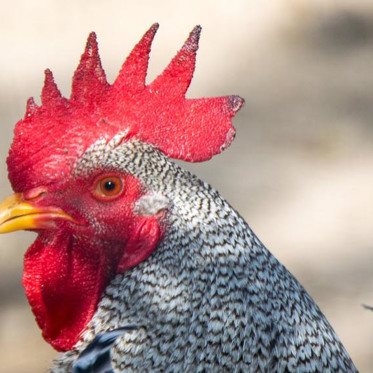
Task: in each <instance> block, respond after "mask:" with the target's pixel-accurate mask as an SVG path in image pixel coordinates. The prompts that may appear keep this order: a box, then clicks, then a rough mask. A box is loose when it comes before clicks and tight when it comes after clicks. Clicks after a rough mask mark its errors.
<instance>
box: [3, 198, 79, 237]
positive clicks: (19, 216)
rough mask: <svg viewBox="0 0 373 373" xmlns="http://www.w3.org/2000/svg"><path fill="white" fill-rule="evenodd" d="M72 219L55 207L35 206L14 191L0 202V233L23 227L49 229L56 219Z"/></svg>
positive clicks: (54, 225)
mask: <svg viewBox="0 0 373 373" xmlns="http://www.w3.org/2000/svg"><path fill="white" fill-rule="evenodd" d="M58 219H64V220H73V219H72V218H71V216H70V215H68V214H66V213H65V212H64V211H63V210H61V209H59V208H57V207H49V206H36V205H34V204H33V203H32V202H30V201H25V199H24V197H23V194H22V193H16V194H13V195H12V196H10V197H8V198H6V199H5V200H4V201H2V202H1V203H0V233H8V232H14V231H19V230H23V229H51V228H54V227H56V220H58Z"/></svg>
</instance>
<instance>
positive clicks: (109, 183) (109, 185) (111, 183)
mask: <svg viewBox="0 0 373 373" xmlns="http://www.w3.org/2000/svg"><path fill="white" fill-rule="evenodd" d="M104 188H105V189H106V190H107V191H108V192H111V191H112V190H114V189H115V182H114V181H106V182H105V184H104Z"/></svg>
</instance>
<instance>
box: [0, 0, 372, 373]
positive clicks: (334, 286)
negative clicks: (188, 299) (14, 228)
mask: <svg viewBox="0 0 373 373" xmlns="http://www.w3.org/2000/svg"><path fill="white" fill-rule="evenodd" d="M186 3H187V4H186ZM155 4H156V5H155ZM156 21H158V22H160V24H161V28H160V30H159V32H158V36H157V38H156V41H155V43H154V46H153V52H152V57H151V62H150V64H151V66H150V72H149V79H152V78H154V77H155V76H156V75H157V74H158V73H159V72H160V71H161V70H162V68H163V67H164V66H165V65H166V64H167V63H168V62H169V60H170V58H171V57H172V56H173V55H174V53H175V52H176V50H177V49H179V48H180V46H181V44H182V42H183V41H184V40H185V38H186V36H187V34H188V32H189V31H190V30H191V29H192V27H193V26H194V25H195V24H201V25H202V26H203V28H204V30H203V33H202V39H201V47H200V48H201V49H200V52H199V55H198V60H197V70H196V73H195V78H194V81H193V83H192V86H191V89H190V90H189V93H188V95H189V97H200V96H212V95H213V96H218V95H224V94H231V93H234V94H240V95H241V96H243V97H244V98H245V99H246V101H247V105H246V107H245V108H244V109H243V110H242V112H240V113H239V114H238V115H237V118H236V119H235V121H234V123H235V126H236V128H237V138H236V140H235V142H234V143H233V145H232V146H231V148H230V149H228V150H227V151H225V152H224V153H223V154H222V155H220V156H218V157H215V158H214V159H213V160H212V161H210V162H207V163H205V164H196V165H186V167H189V168H191V169H192V170H193V171H194V172H195V173H197V174H198V175H199V176H200V177H201V178H203V179H205V180H207V181H209V182H210V183H211V184H212V185H213V186H214V187H215V188H217V189H218V190H220V191H221V193H222V195H223V196H224V197H226V198H227V199H228V200H229V201H230V202H231V204H232V205H233V206H234V207H235V208H236V209H238V211H239V212H240V213H241V214H242V215H243V216H244V217H245V218H246V219H247V220H248V222H249V223H250V225H251V226H252V228H253V229H254V231H255V232H256V233H257V235H258V236H259V237H260V238H261V240H262V241H263V242H264V243H265V244H266V245H267V247H268V248H269V249H270V250H271V251H272V253H274V254H275V255H276V256H277V257H278V258H279V259H280V260H281V261H282V262H283V263H284V264H285V265H286V266H287V267H288V268H289V269H290V270H291V271H292V272H293V273H294V274H295V275H296V277H297V278H298V279H299V280H300V281H301V282H302V284H303V285H304V286H305V287H306V289H307V290H308V291H309V292H310V293H311V295H312V296H313V297H314V299H315V300H316V301H317V303H318V304H319V305H320V307H321V308H322V310H323V311H324V313H325V314H326V316H327V317H328V318H329V320H330V322H331V324H332V325H333V326H334V328H335V330H336V331H337V334H338V335H339V336H340V338H341V339H342V341H343V343H344V344H345V346H346V348H347V350H348V351H349V353H350V354H351V357H352V358H353V360H354V361H355V363H356V365H357V367H358V368H359V369H360V370H361V372H369V371H372V367H373V312H371V311H368V310H365V309H363V308H362V306H361V305H362V304H363V303H364V304H369V305H373V270H372V269H373V224H372V223H373V167H372V165H373V147H372V140H373V3H372V2H370V1H368V0H367V1H362V0H358V1H346V0H345V1H331V0H323V1H321V0H318V1H312V2H310V1H306V0H303V1H302V0H292V1H290V0H287V1H286V0H281V1H280V0H279V1H269V0H267V1H261V2H254V1H248V0H235V1H225V0H220V1H216V0H215V1H204V2H200V1H197V0H196V1H194V0H193V1H189V2H179V1H162V0H160V1H157V2H156V3H155V2H152V1H144V0H140V1H138V2H137V3H136V5H134V3H133V2H128V1H119V0H117V1H107V2H100V1H88V0H86V1H79V2H74V1H64V2H59V1H56V0H55V1H47V0H40V1H38V2H29V1H26V0H23V1H22V0H15V1H13V2H5V1H4V0H2V1H0V51H1V52H0V53H1V64H0V118H1V127H0V128H1V137H0V150H1V153H0V198H3V197H5V196H6V195H8V194H9V193H10V192H11V190H10V186H9V184H8V181H7V177H6V167H5V158H6V154H7V150H8V147H9V145H10V142H11V139H12V129H13V126H14V123H15V122H16V121H17V120H18V119H19V118H21V117H22V116H23V114H24V108H25V102H26V99H27V98H28V97H29V96H35V97H38V96H39V94H40V90H41V85H42V81H43V76H42V72H43V70H44V69H45V68H46V67H49V68H51V69H52V70H53V71H54V74H55V78H56V81H57V83H58V84H59V86H60V88H61V89H62V91H63V93H64V94H65V95H68V94H69V91H70V88H69V85H70V79H71V75H72V72H73V70H74V68H75V67H76V65H77V62H78V59H79V56H80V54H81V52H82V50H83V46H84V43H85V38H86V36H87V35H88V32H89V31H91V30H95V31H96V32H97V33H98V38H99V43H100V50H101V56H102V60H103V65H104V68H105V69H106V71H107V75H108V77H109V80H110V81H113V79H114V77H115V75H116V73H117V71H118V70H119V67H120V65H121V63H122V62H123V60H124V57H125V56H126V55H127V54H128V53H129V51H130V49H131V48H132V47H133V46H134V44H135V43H136V42H137V41H138V40H139V38H140V37H141V35H142V34H143V33H144V32H145V30H146V29H147V28H148V27H149V25H150V24H152V23H153V22H156ZM33 238H34V235H33V234H31V233H20V232H17V233H12V234H8V235H2V236H0V361H1V368H0V370H1V371H2V372H7V373H23V372H24V373H26V372H28V373H30V372H31V373H32V372H43V371H46V370H47V368H48V366H49V362H50V360H51V359H52V358H53V357H54V356H55V352H54V351H53V350H52V349H51V348H50V347H49V346H48V345H47V344H46V343H45V342H44V341H43V339H42V338H41V336H40V332H39V329H38V328H37V327H36V324H35V322H34V319H33V316H32V314H31V311H30V309H29V306H28V304H27V301H26V299H25V296H24V294H23V288H22V285H21V274H22V257H23V253H24V252H25V249H26V248H27V247H28V245H29V244H30V243H31V242H32V240H33Z"/></svg>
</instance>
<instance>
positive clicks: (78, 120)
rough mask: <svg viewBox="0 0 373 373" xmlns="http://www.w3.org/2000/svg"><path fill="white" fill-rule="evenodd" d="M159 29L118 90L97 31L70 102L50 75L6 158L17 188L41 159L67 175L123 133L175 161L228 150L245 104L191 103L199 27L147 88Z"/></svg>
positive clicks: (134, 55) (143, 43) (132, 59)
mask: <svg viewBox="0 0 373 373" xmlns="http://www.w3.org/2000/svg"><path fill="white" fill-rule="evenodd" d="M157 29H158V24H154V25H153V26H152V27H151V28H150V29H149V30H148V31H147V32H146V33H145V35H144V36H143V38H142V39H141V40H140V42H139V43H138V44H137V45H136V46H135V48H134V49H133V50H132V52H131V54H130V55H129V56H128V58H127V60H126V61H125V62H124V64H123V66H122V68H121V70H120V72H119V75H118V77H117V79H116V80H115V82H114V83H113V84H112V85H110V84H109V83H108V82H107V80H106V76H105V72H104V70H103V68H102V66H101V61H100V57H99V54H98V46H97V42H96V35H95V33H91V34H90V35H89V37H88V41H87V45H86V48H85V51H84V53H83V55H82V57H81V60H80V63H79V66H78V68H77V70H76V71H75V73H74V77H73V82H72V92H71V97H70V99H66V98H64V97H62V95H61V93H60V91H59V90H58V88H57V86H56V84H55V82H54V80H53V76H52V73H51V72H50V71H49V70H47V71H46V75H45V83H44V87H43V90H42V95H41V98H42V105H41V106H37V105H35V103H34V101H33V100H32V99H30V100H29V101H28V104H27V110H26V116H25V118H24V119H23V120H21V121H20V122H18V123H17V126H16V129H15V138H14V141H13V145H12V147H11V150H10V153H9V158H8V168H9V177H10V179H11V182H12V184H13V187H15V188H16V189H17V185H19V184H20V183H21V184H23V185H25V181H24V180H23V181H21V180H20V178H21V176H20V175H19V174H20V173H22V170H25V169H27V171H28V172H29V171H30V169H32V168H35V162H38V163H42V167H43V168H44V170H42V171H44V175H45V176H46V177H47V176H48V175H49V174H51V173H54V176H56V175H55V174H56V173H60V174H61V175H60V176H62V175H63V174H64V173H65V172H67V171H68V168H69V166H71V163H72V162H74V160H76V157H77V156H79V155H81V154H82V152H84V150H85V149H86V148H87V147H88V146H90V145H91V144H92V143H93V142H94V141H96V140H97V139H98V138H100V137H104V138H108V139H109V138H110V137H112V136H114V135H115V134H116V133H117V132H118V131H123V130H128V136H129V137H135V138H137V139H139V140H141V141H143V142H147V143H150V144H153V145H155V146H156V147H157V148H158V149H159V150H161V151H162V152H163V153H165V154H166V155H168V156H170V157H172V158H177V159H182V160H185V161H191V162H196V161H204V160H207V159H209V158H211V157H212V156H213V155H215V154H218V153H220V152H221V151H222V149H224V148H226V147H227V146H229V144H230V143H231V141H232V139H233V137H234V134H235V130H234V128H233V126H232V123H231V122H232V118H233V116H234V115H235V113H236V112H237V111H238V110H239V109H240V108H241V106H242V105H243V103H244V100H243V99H242V98H240V97H239V96H225V97H216V98H200V99H186V98H185V93H186V91H187V89H188V87H189V85H190V82H191V80H192V77H193V72H194V68H195V60H196V52H197V49H198V41H199V36H200V32H201V28H200V26H196V27H195V28H194V29H193V30H192V32H191V33H190V35H189V37H188V39H187V40H186V42H185V44H184V45H183V47H182V48H181V50H180V51H179V52H178V53H177V55H176V56H175V57H174V58H173V60H172V61H171V62H170V64H169V65H168V66H167V67H166V69H165V70H164V71H163V73H162V74H161V75H159V76H158V77H157V78H156V79H155V80H154V81H153V82H152V83H151V84H149V85H146V83H145V79H146V74H147V68H148V61H149V54H150V49H151V44H152V41H153V38H154V36H155V33H156V31H157ZM35 154H36V155H35ZM60 158H63V159H60ZM57 165H58V166H59V169H58V170H56V166H57ZM38 167H39V166H38ZM39 172H40V169H39ZM51 176H52V175H51ZM22 177H23V178H27V179H30V177H29V175H23V176H22ZM30 183H31V184H32V181H31V180H30ZM26 184H28V183H27V182H26ZM19 186H20V185H19Z"/></svg>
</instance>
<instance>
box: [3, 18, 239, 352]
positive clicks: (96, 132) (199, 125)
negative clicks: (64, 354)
mask: <svg viewBox="0 0 373 373" xmlns="http://www.w3.org/2000/svg"><path fill="white" fill-rule="evenodd" d="M157 29H158V25H157V24H155V25H153V26H152V27H151V28H150V29H149V30H148V31H147V32H146V33H145V35H144V36H143V38H142V39H141V40H140V42H139V43H138V44H137V45H136V46H135V48H134V49H133V50H132V52H131V53H130V55H129V56H128V58H127V59H126V61H125V62H124V64H123V66H122V68H121V70H120V72H119V75H118V77H117V79H116V80H115V82H114V83H113V84H109V83H108V82H107V80H106V76H105V72H104V70H103V68H102V66H101V62H100V58H99V54H98V47H97V42H96V36H95V34H94V33H91V34H90V35H89V37H88V41H87V45H86V48H85V51H84V53H83V55H82V57H81V60H80V63H79V66H78V68H77V70H76V71H75V74H74V76H73V81H72V93H71V97H70V98H69V99H66V98H64V97H62V95H61V93H60V91H59V90H58V88H57V86H56V84H55V82H54V79H53V76H52V73H51V72H50V71H49V70H47V71H46V74H45V83H44V87H43V90H42V94H41V105H40V106H38V105H36V104H35V102H34V101H33V99H32V98H31V99H29V101H28V103H27V109H26V115H25V117H24V119H22V120H20V121H19V122H18V123H17V125H16V128H15V132H14V140H13V143H12V146H11V149H10V152H9V157H8V160H7V163H8V172H9V179H10V182H11V184H12V187H13V190H14V191H15V194H14V195H13V196H11V197H9V198H7V199H6V200H5V201H3V202H2V203H1V205H0V233H6V232H11V231H15V230H20V229H26V230H34V231H35V232H37V233H38V237H37V239H36V241H35V242H34V244H33V245H32V246H31V247H30V248H29V249H28V250H27V252H26V254H25V261H24V274H23V284H24V287H25V291H26V295H27V297H28V300H29V303H30V305H31V307H32V310H33V312H34V314H35V317H36V320H37V323H38V324H39V326H40V328H41V329H42V333H43V336H44V338H45V339H46V340H47V341H48V342H49V343H51V344H52V346H53V347H54V348H56V349H57V350H59V351H66V350H69V349H71V348H72V347H73V346H74V344H75V343H76V342H77V341H78V339H79V336H80V335H81V332H82V331H83V330H84V328H85V327H86V325H87V323H88V322H89V321H90V319H91V318H92V316H93V314H94V312H95V310H96V308H97V304H98V302H99V300H100V297H101V296H102V294H103V291H104V289H105V287H106V286H107V284H108V283H109V281H110V280H111V279H112V278H113V277H114V276H115V274H117V273H120V272H123V271H126V270H129V269H130V268H131V267H133V266H136V265H137V264H138V263H140V262H141V261H144V260H145V259H146V258H147V257H148V256H149V255H150V254H151V253H152V252H153V250H154V249H155V248H156V246H157V244H158V243H159V242H160V240H162V237H163V236H164V235H165V234H166V230H167V203H168V202H167V200H166V199H165V198H163V197H162V196H161V195H157V194H152V191H150V190H148V189H147V188H146V187H145V185H144V183H143V182H142V180H140V179H139V178H138V177H136V176H135V175H133V174H131V173H129V172H127V171H126V170H125V169H123V168H121V167H117V166H115V164H113V163H110V162H106V163H105V162H99V160H100V159H101V160H102V159H103V158H105V157H108V154H110V150H112V149H116V148H118V146H119V145H120V144H123V143H128V142H131V141H132V142H137V143H140V144H141V143H143V144H150V145H151V146H153V147H154V148H156V149H157V150H159V151H160V152H161V153H163V154H165V155H166V156H168V157H171V158H176V159H182V160H185V161H191V162H195V161H204V160H208V159H209V158H211V157H212V156H213V155H215V154H218V153H220V152H221V150H222V149H224V148H225V147H227V146H228V145H229V144H230V142H231V141H232V139H233V137H234V133H235V131H234V128H233V127H232V124H231V120H232V118H233V116H234V115H235V113H236V112H237V111H238V110H239V109H240V107H241V106H242V104H243V100H242V99H241V98H240V97H238V96H225V97H217V98H200V99H186V98H185V93H186V91H187V89H188V87H189V84H190V82H191V79H192V76H193V72H194V68H195V59H196V52H197V49H198V40H199V35H200V27H199V26H197V27H196V28H194V29H193V31H192V32H191V34H190V35H189V37H188V39H187V41H186V42H185V44H184V45H183V47H182V48H181V50H180V51H179V52H178V53H177V55H176V56H175V57H174V59H173V60H172V61H171V63H170V64H169V65H168V67H167V68H166V69H165V70H164V71H163V72H162V73H161V74H160V75H159V76H158V77H157V78H156V79H155V80H154V81H153V82H152V83H151V84H149V85H147V84H146V82H145V79H146V74H147V67H148V59H149V53H150V48H151V43H152V41H153V38H154V36H155V33H156V31H157ZM120 157H121V156H119V158H120ZM122 157H125V154H124V155H122ZM104 163H105V166H102V165H103V164H104ZM149 172H150V171H149ZM148 176H149V177H154V176H152V175H148ZM149 201H150V202H149ZM149 204H150V205H151V206H152V207H151V208H149V206H148V205H149Z"/></svg>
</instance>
